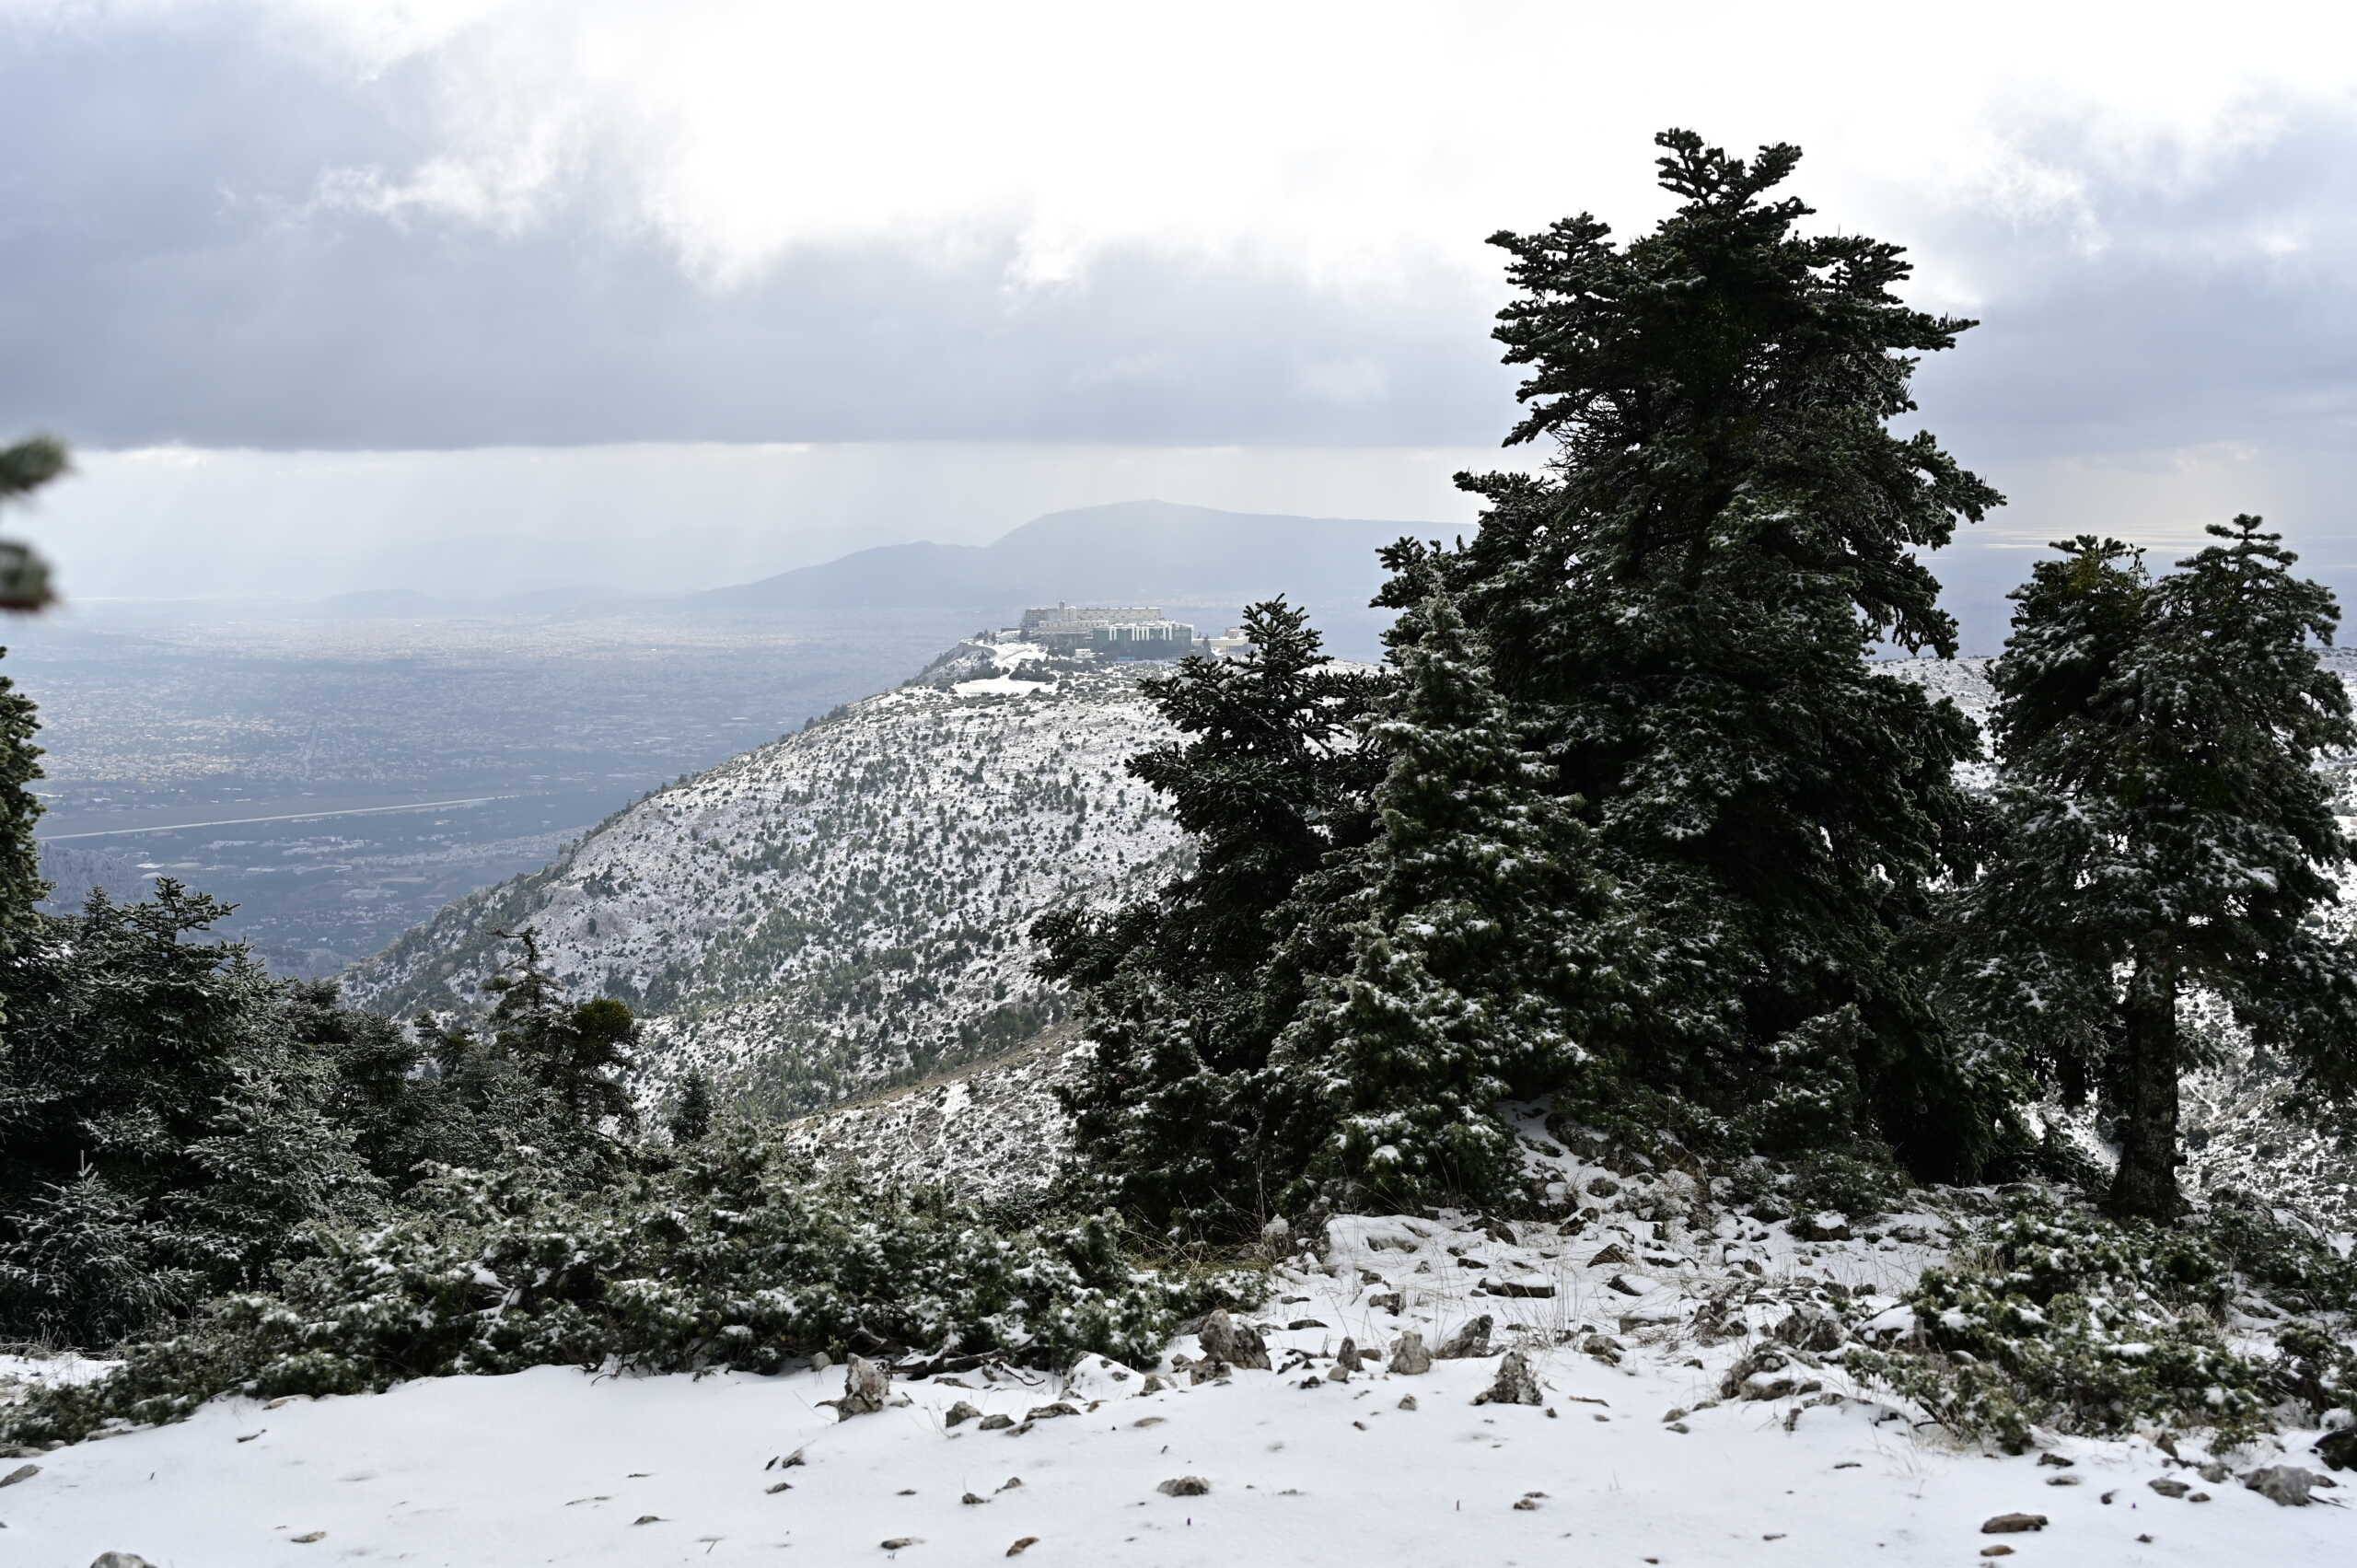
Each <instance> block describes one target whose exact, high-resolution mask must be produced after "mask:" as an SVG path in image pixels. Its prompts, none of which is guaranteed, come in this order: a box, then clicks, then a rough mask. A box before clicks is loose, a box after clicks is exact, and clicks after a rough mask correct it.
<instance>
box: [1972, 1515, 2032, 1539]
mask: <svg viewBox="0 0 2357 1568" xmlns="http://www.w3.org/2000/svg"><path fill="white" fill-rule="evenodd" d="M2045 1527H2046V1516H2045V1515H2043V1514H2000V1515H1998V1516H1996V1517H1995V1518H1993V1519H1984V1520H1983V1521H1981V1525H1980V1533H1981V1534H1982V1535H1984V1536H2017V1535H2020V1534H2021V1533H2022V1532H2023V1531H2025V1530H2042V1529H2044V1528H2045Z"/></svg>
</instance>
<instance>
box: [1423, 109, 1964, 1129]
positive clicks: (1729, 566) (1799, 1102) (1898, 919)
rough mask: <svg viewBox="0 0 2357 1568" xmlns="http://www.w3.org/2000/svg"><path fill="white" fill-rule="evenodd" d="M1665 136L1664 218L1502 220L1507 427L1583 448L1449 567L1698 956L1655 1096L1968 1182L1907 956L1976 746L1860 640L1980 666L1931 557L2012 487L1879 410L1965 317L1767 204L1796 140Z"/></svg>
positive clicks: (1665, 937)
mask: <svg viewBox="0 0 2357 1568" xmlns="http://www.w3.org/2000/svg"><path fill="white" fill-rule="evenodd" d="M1656 141H1657V143H1658V145H1661V146H1662V147H1663V148H1664V149H1665V151H1666V156H1665V157H1662V158H1661V159H1660V160H1659V163H1660V168H1661V171H1662V184H1663V185H1664V187H1665V188H1666V189H1667V190H1668V191H1670V192H1672V193H1673V194H1675V195H1677V196H1678V198H1679V199H1680V203H1681V204H1680V205H1679V207H1678V210H1677V211H1676V212H1675V213H1674V214H1673V215H1671V216H1670V217H1669V218H1667V219H1666V220H1665V221H1664V222H1663V223H1662V224H1661V225H1660V226H1658V227H1657V228H1656V229H1655V231H1653V232H1652V233H1650V234H1648V235H1645V236H1643V237H1641V238H1637V239H1635V240H1633V241H1631V243H1629V244H1627V245H1625V246H1616V245H1615V244H1613V243H1611V242H1610V241H1609V239H1608V229H1607V228H1606V226H1604V225H1603V224H1601V223H1599V222H1598V221H1596V219H1594V218H1593V217H1589V216H1586V215H1581V216H1579V217H1575V218H1571V219H1567V220H1564V221H1562V222H1560V223H1557V224H1555V225H1554V226H1551V227H1550V228H1548V229H1546V230H1544V231H1542V232H1540V233H1537V234H1529V235H1517V234H1511V233H1502V234H1499V235H1497V236H1495V237H1493V239H1492V243H1494V244H1497V245H1499V246H1500V247H1502V248H1504V250H1506V251H1507V252H1508V253H1509V254H1510V255H1511V256H1512V258H1513V261H1512V265H1511V267H1510V269H1509V276H1510V278H1511V279H1512V281H1513V282H1514V283H1515V285H1516V286H1517V287H1518V288H1519V289H1520V290H1521V291H1522V292H1521V297H1519V298H1517V299H1516V300H1515V302H1514V303H1513V304H1511V305H1509V306H1508V307H1507V308H1506V309H1505V310H1504V312H1502V314H1501V325H1500V327H1499V329H1498V332H1497V335H1498V337H1499V339H1500V340H1501V341H1502V342H1504V343H1505V344H1506V346H1507V351H1508V352H1507V354H1506V357H1507V359H1508V361H1509V362H1510V363H1515V364H1519V365H1524V366H1528V367H1529V376H1528V378H1527V380H1526V381H1525V382H1524V384H1523V386H1522V388H1521V391H1520V395H1521V397H1522V398H1523V400H1524V401H1526V402H1527V404H1528V405H1529V409H1528V412H1527V415H1526V416H1525V418H1524V419H1523V420H1522V422H1521V423H1520V424H1518V425H1517V426H1516V427H1515V430H1514V432H1513V434H1512V436H1510V437H1509V439H1510V441H1515V442H1519V441H1529V440H1534V439H1538V438H1539V437H1542V436H1544V437H1548V438H1550V439H1551V440H1553V441H1554V442H1555V443H1556V446H1557V453H1556V457H1555V460H1554V461H1553V463H1552V464H1551V465H1550V470H1549V471H1548V472H1547V473H1546V474H1544V475H1542V476H1536V477H1534V476H1528V475H1520V474H1503V475H1498V474H1493V475H1488V476H1480V477H1476V476H1460V478H1459V482H1460V484H1462V485H1463V486H1464V487H1465V488H1467V489H1469V490H1470V491H1472V492H1473V493H1475V494H1479V495H1480V496H1482V497H1483V498H1484V499H1485V500H1486V501H1487V502H1488V504H1489V505H1488V508H1487V511H1486V513H1485V515H1484V517H1483V519H1482V523H1481V527H1480V532H1479V534H1478V535H1477V536H1476V537H1475V538H1474V539H1473V540H1470V541H1469V544H1468V546H1467V547H1466V549H1465V550H1464V551H1463V552H1457V553H1452V554H1450V555H1448V556H1446V557H1443V558H1441V560H1440V564H1441V565H1442V567H1443V568H1444V570H1443V574H1442V576H1443V581H1442V587H1444V588H1445V589H1446V591H1447V592H1449V593H1451V594H1452V595H1453V596H1454V597H1455V598H1457V601H1458V603H1459V604H1460V605H1461V606H1462V608H1463V611H1464V614H1465V617H1466V619H1467V621H1468V622H1469V625H1470V627H1471V629H1472V631H1473V633H1475V635H1477V636H1478V637H1479V639H1480V642H1481V643H1482V644H1483V645H1485V646H1486V647H1487V648H1488V649H1489V650H1490V654H1491V663H1492V673H1493V677H1494V679H1495V683H1496V685H1497V688H1498V690H1499V692H1500V694H1501V696H1502V697H1503V698H1504V701H1505V702H1506V703H1507V704H1508V706H1509V708H1510V710H1511V711H1512V712H1513V714H1514V715H1515V723H1516V726H1517V727H1518V728H1519V729H1520V731H1521V732H1522V734H1523V735H1525V736H1526V737H1527V738H1528V743H1529V744H1530V745H1531V746H1532V747H1533V749H1535V750H1536V751H1537V752H1538V756H1539V757H1540V759H1541V760H1543V761H1545V762H1546V764H1547V765H1548V766H1549V768H1550V770H1551V774H1552V777H1551V782H1550V788H1551V790H1552V792H1553V793H1554V794H1556V795H1557V796H1560V797H1562V798H1563V799H1565V800H1567V801H1568V800H1573V799H1576V800H1578V801H1579V802H1581V803H1582V805H1581V810H1582V812H1583V815H1584V816H1585V819H1586V820H1587V821H1588V822H1589V824H1590V825H1591V826H1592V827H1593V828H1594V830H1595V831H1596V840H1597V853H1598V855H1599V857H1600V860H1601V862H1602V864H1603V865H1605V866H1606V868H1607V869H1608V870H1609V871H1610V872H1611V874H1612V875H1613V876H1614V877H1616V878H1617V879H1618V880H1619V881H1620V883H1621V884H1622V885H1623V888H1624V890H1625V892H1626V895H1627V897H1628V900H1629V901H1630V903H1631V905H1632V906H1633V907H1637V908H1641V909H1643V910H1645V911H1647V912H1649V913H1648V918H1649V921H1650V923H1651V927H1652V931H1653V934H1654V942H1655V946H1656V947H1657V948H1658V953H1659V958H1660V963H1659V965H1658V966H1657V967H1658V971H1659V972H1661V973H1662V974H1664V975H1665V976H1671V975H1678V976H1681V977H1682V978H1680V979H1679V980H1678V982H1677V983H1676V985H1675V986H1674V988H1673V991H1674V994H1675V996H1676V997H1677V999H1678V1005H1677V1006H1676V1007H1675V1008H1674V1009H1673V1010H1671V1011H1670V1012H1669V1013H1668V1014H1666V1015H1665V1016H1663V1017H1662V1018H1661V1019H1660V1020H1659V1022H1658V1026H1657V1028H1656V1029H1655V1035H1654V1039H1653V1040H1652V1042H1651V1043H1650V1045H1648V1046H1647V1047H1646V1048H1645V1049H1644V1050H1643V1051H1638V1052H1636V1053H1633V1054H1632V1055H1631V1057H1630V1059H1629V1060H1628V1061H1627V1063H1625V1068H1626V1070H1627V1071H1628V1072H1630V1073H1631V1074H1634V1076H1635V1081H1636V1082H1637V1083H1638V1084H1640V1085H1642V1086H1650V1087H1655V1088H1660V1089H1666V1090H1668V1091H1671V1092H1673V1093H1675V1094H1677V1095H1678V1096H1680V1097H1682V1098H1685V1099H1687V1100H1688V1101H1689V1102H1691V1103H1693V1104H1696V1105H1699V1106H1701V1107H1704V1108H1708V1109H1711V1110H1713V1111H1714V1112H1715V1113H1717V1114H1718V1115H1719V1116H1720V1117H1721V1118H1722V1119H1723V1122H1722V1124H1723V1125H1724V1127H1725V1129H1726V1130H1727V1131H1728V1132H1732V1133H1735V1134H1737V1135H1739V1136H1742V1137H1744V1138H1747V1139H1748V1140H1750V1141H1753V1142H1755V1143H1762V1144H1774V1143H1780V1142H1781V1143H1786V1144H1792V1143H1818V1144H1823V1143H1828V1142H1832V1143H1839V1142H1841V1141H1845V1140H1850V1139H1854V1138H1860V1137H1866V1138H1878V1139H1885V1140H1888V1141H1890V1142H1892V1143H1894V1144H1897V1145H1898V1147H1899V1148H1900V1150H1901V1151H1902V1153H1904V1154H1905V1155H1906V1156H1907V1157H1908V1158H1909V1160H1910V1163H1911V1164H1913V1165H1914V1166H1915V1167H1917V1168H1918V1169H1919V1170H1920V1171H1922V1172H1923V1173H1924V1174H1926V1175H1953V1174H1958V1173H1961V1172H1963V1171H1965V1170H1967V1169H1968V1168H1969V1167H1971V1166H1972V1164H1973V1162H1974V1161H1975V1160H1976V1158H1977V1157H1978V1156H1979V1153H1980V1147H1981V1145H1982V1144H1984V1143H1985V1141H1986V1140H1987V1138H1988V1136H1989V1134H1990V1131H1991V1124H1992V1122H1993V1120H1994V1109H1995V1108H1994V1106H1993V1105H1992V1103H1991V1100H1990V1098H1989V1097H1988V1095H1987V1093H1986V1092H1985V1090H1984V1088H1983V1087H1982V1086H1978V1085H1977V1084H1976V1082H1975V1081H1974V1080H1973V1079H1972V1078H1971V1077H1970V1075H1969V1074H1968V1070H1967V1066H1966V1064H1965V1063H1962V1062H1960V1061H1959V1060H1958V1059H1957V1057H1956V1052H1955V1051H1954V1050H1953V1048H1952V1045H1951V1042H1950V1041H1949V1040H1947V1038H1946V1037H1945V1034H1944V1033H1943V1031H1942V1029H1941V1028H1940V1026H1939V1022H1938V1019H1937V1018H1936V1016H1934V1015H1933V1012H1932V1010H1931V1008H1930V1006H1929V1005H1928V1003H1927V1002H1926V1000H1925V998H1924V996H1923V994H1922V985H1921V984H1920V983H1919V981H1918V979H1917V977H1916V975H1915V974H1914V972H1913V970H1912V967H1911V966H1910V964H1909V963H1908V962H1907V961H1905V958H1904V944H1905V943H1906V941H1907V940H1908V937H1909V934H1910V932H1911V931H1912V930H1913V929H1915V927H1916V926H1917V924H1918V923H1919V922H1921V921H1922V919H1923V918H1924V917H1925V914H1926V912H1927V910H1928V906H1929V900H1930V890H1931V889H1932V888H1933V886H1934V885H1935V884H1936V883H1937V882H1938V881H1939V880H1940V879H1941V878H1943V877H1949V876H1953V875H1956V874H1959V873H1962V872H1965V871H1967V870H1968V868H1969V866H1970V864H1971V857H1972V854H1973V845H1974V842H1975V837H1976V828H1975V821H1976V819H1975V814H1974V811H1973V808H1972V807H1971V806H1970V804H1969V803H1968V799H1967V797H1966V796H1964V794H1963V793H1962V792H1961V791H1960V790H1959V789H1958V788H1957V786H1956V784H1955V783H1954V782H1953V779H1952V776H1951V774H1952V770H1953V769H1954V767H1955V765H1956V763H1957V762H1958V761H1963V760H1965V759H1967V758H1969V757H1971V756H1973V755H1975V754H1976V753H1977V749H1978V740H1977V737H1976V735H1975V733H1974V730H1973V726H1972V725H1971V724H1970V722H1969V721H1968V720H1967V719H1966V718H1965V717H1964V716H1963V715H1962V714H1960V713H1959V712H1958V711H1957V710H1956V708H1955V707H1954V705H1953V704H1951V703H1946V702H1945V701H1942V702H1936V703H1935V702H1933V701H1931V700H1929V699H1928V698H1926V697H1925V696H1924V695H1923V693H1922V690H1921V688H1919V687H1917V686H1915V685H1914V684H1912V683H1910V682H1905V681H1902V680H1899V679H1896V678H1893V677H1890V676H1887V675H1884V674H1881V673H1878V672H1876V671H1875V669H1873V668H1871V666H1870V665H1869V664H1868V663H1867V662H1866V657H1865V656H1866V654H1867V652H1868V651H1869V649H1870V648H1871V646H1872V645H1873V644H1874V642H1875V640H1876V639H1887V640H1888V641H1890V642H1894V643H1897V644H1898V645H1901V646H1904V647H1908V648H1910V649H1922V648H1926V647H1929V648H1933V649H1936V650H1937V651H1938V652H1940V653H1942V654H1944V655H1945V654H1952V653H1953V651H1954V631H1953V626H1952V623H1951V622H1950V621H1949V620H1948V618H1947V617H1946V616H1945V614H1943V613H1942V612H1941V611H1940V610H1939V608H1938V606H1937V603H1936V598H1937V592H1938V585H1937V583H1936V581H1935V580H1934V579H1933V576H1932V575H1931V573H1930V572H1929V571H1928V570H1927V569H1926V568H1925V567H1924V566H1923V565H1922V563H1921V561H1920V560H1919V559H1918V556H1919V553H1920V552H1923V551H1926V550H1929V549H1933V548H1936V547H1937V546H1939V545H1941V544H1943V543H1945V542H1946V541H1947V540H1948V538H1949V537H1950V535H1951V533H1952V531H1953V528H1954V527H1955V525H1956V522H1957V521H1958V520H1959V519H1964V520H1978V519H1979V518H1980V517H1981V516H1982V515H1983V514H1984V513H1985V512H1986V511H1987V510H1988V509H1989V508H1991V507H1992V506H1994V505H1998V504H2000V501H2001V499H2002V498H2001V497H2000V496H1998V495H1997V494H1996V493H1995V492H1994V491H1992V490H1991V489H1990V488H1989V486H1987V485H1986V484H1984V483H1982V482H1980V480H1979V479H1977V478H1975V477H1973V476H1972V475H1971V474H1970V473H1968V472H1967V471H1965V470H1963V469H1961V468H1959V467H1958V466H1957V465H1956V462H1955V461H1954V460H1953V459H1951V458H1949V457H1948V456H1947V455H1946V454H1945V452H1944V451H1942V450H1941V449H1940V447H1938V445H1937V443H1936V442H1935V441H1934V440H1933V437H1932V436H1930V435H1928V434H1924V433H1918V434H1916V435H1914V436H1907V437H1900V436H1894V435H1892V434H1891V433H1890V432H1889V430H1888V429H1887V425H1888V423H1889V422H1890V421H1891V420H1892V419H1894V418H1896V417H1898V416H1899V415H1901V414H1904V413H1906V412H1910V411H1911V410H1912V409H1913V408H1914V406H1915V405H1914V403H1913V401H1912V399H1911V397H1910V391H1909V386H1910V376H1911V373H1912V370H1913V367H1914V365H1915V363H1916V359H1915V355H1917V354H1921V353H1922V352H1926V351H1932V350H1937V349H1944V348H1946V347H1948V346H1950V345H1951V344H1952V343H1954V341H1955V339H1956V334H1957V333H1959V332H1961V331H1964V330H1965V329H1967V328H1968V327H1969V326H1971V325H1972V323H1971V322H1969V321H1965V320H1960V319H1951V318H1945V317H1938V316H1933V315H1927V314H1924V313H1922V312H1920V311H1916V310H1912V309H1910V308H1907V307H1905V306H1904V305H1902V304H1901V303H1899V301H1898V299H1897V297H1896V296H1894V295H1893V294H1892V293H1891V290H1892V288H1893V286H1894V285H1897V284H1898V283H1899V282H1900V281H1901V280H1903V279H1904V278H1905V277H1906V276H1907V274H1908V272H1909V268H1908V265H1907V263H1906V262H1905V261H1904V260H1903V257H1902V252H1901V251H1900V250H1899V249H1898V247H1896V246H1892V245H1888V244H1885V243H1882V242H1880V241H1876V240H1872V239H1867V238H1859V237H1854V236H1824V237H1816V238H1807V237H1804V236H1802V235H1800V234H1799V233H1797V232H1796V228H1797V226H1798V224H1799V222H1800V220H1801V219H1802V218H1804V217H1805V216H1806V215H1808V213H1809V211H1810V209H1809V208H1807V207H1806V206H1805V205H1803V204H1802V203H1800V202H1798V201H1795V200H1791V199H1783V200H1771V199H1769V198H1770V193H1771V192H1772V191H1773V190H1774V188H1775V187H1776V186H1778V185H1779V184H1781V183H1782V181H1783V180H1784V179H1785V178H1786V177H1787V176H1788V175H1789V174H1790V173H1791V171H1792V169H1793V168H1794V165H1795V163H1796V162H1797V161H1798V158H1799V153H1798V151H1797V150H1796V149H1794V148H1793V147H1791V146H1787V145H1777V146H1771V147H1768V148H1765V149H1763V150H1762V151H1761V152H1760V154H1759V157H1757V158H1756V159H1754V160H1752V161H1749V162H1746V161H1744V160H1742V159H1737V158H1732V157H1727V156H1726V155H1725V154H1724V152H1722V151H1720V150H1719V149H1717V148H1712V147H1705V146H1704V145H1702V143H1701V140H1700V139H1699V138H1698V137H1696V136H1694V135H1693V134H1690V133H1687V132H1682V131H1672V132H1666V133H1664V134H1662V135H1661V136H1659V137H1658V138H1656ZM1427 591H1428V590H1427V588H1426V587H1425V586H1424V584H1423V583H1422V581H1421V580H1420V579H1418V578H1414V577H1411V578H1405V579H1399V580H1395V581H1394V583H1393V584H1392V585H1391V586H1390V587H1388V588H1387V592H1386V602H1388V603H1390V604H1393V605H1395V606H1402V607H1404V606H1408V605H1411V604H1412V603H1413V602H1415V600H1416V599H1417V598H1420V597H1422V595H1423V594H1424V593H1426V592H1427Z"/></svg>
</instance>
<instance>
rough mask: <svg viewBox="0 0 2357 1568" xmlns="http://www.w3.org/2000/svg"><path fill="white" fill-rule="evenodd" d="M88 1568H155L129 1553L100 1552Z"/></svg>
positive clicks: (150, 1563)
mask: <svg viewBox="0 0 2357 1568" xmlns="http://www.w3.org/2000/svg"><path fill="white" fill-rule="evenodd" d="M90 1568H156V1565H155V1564H154V1563H152V1562H148V1561H147V1560H146V1559H145V1558H144V1557H141V1556H139V1555H137V1554H136V1553H134V1552H129V1551H101V1552H99V1554H98V1556H97V1557H95V1558H93V1559H91V1561H90Z"/></svg>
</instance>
